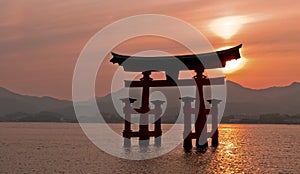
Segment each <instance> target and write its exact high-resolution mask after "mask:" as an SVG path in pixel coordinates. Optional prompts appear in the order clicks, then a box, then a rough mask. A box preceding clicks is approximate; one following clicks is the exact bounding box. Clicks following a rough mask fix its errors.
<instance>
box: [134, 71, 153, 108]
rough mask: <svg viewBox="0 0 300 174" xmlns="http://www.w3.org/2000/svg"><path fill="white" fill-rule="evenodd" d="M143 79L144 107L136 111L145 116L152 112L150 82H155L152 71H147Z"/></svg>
mask: <svg viewBox="0 0 300 174" xmlns="http://www.w3.org/2000/svg"><path fill="white" fill-rule="evenodd" d="M142 74H143V77H142V78H141V79H140V80H141V82H143V92H142V106H141V108H139V109H135V110H136V111H137V112H138V113H141V114H144V113H147V112H149V111H150V108H149V95H150V94H149V93H150V84H149V83H150V82H151V81H152V80H153V79H152V78H151V77H150V75H151V71H145V72H143V73H142Z"/></svg>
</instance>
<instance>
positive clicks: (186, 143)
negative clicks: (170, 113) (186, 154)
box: [180, 97, 195, 151]
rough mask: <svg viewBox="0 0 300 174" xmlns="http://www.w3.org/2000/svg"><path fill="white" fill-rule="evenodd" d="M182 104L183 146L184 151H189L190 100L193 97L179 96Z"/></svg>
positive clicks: (191, 100) (190, 146)
mask: <svg viewBox="0 0 300 174" xmlns="http://www.w3.org/2000/svg"><path fill="white" fill-rule="evenodd" d="M180 99H181V100H182V101H183V103H184V105H183V114H184V131H183V138H184V141H183V147H184V149H185V150H186V151H190V150H191V149H192V147H193V145H192V137H191V133H192V121H191V119H192V113H193V108H192V102H193V101H195V98H193V97H182V98H180Z"/></svg>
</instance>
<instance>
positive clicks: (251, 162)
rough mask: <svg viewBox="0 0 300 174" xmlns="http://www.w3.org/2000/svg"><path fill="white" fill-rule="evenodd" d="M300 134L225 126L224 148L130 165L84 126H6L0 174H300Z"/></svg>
mask: <svg viewBox="0 0 300 174" xmlns="http://www.w3.org/2000/svg"><path fill="white" fill-rule="evenodd" d="M113 126H114V127H119V128H118V129H120V130H121V129H122V125H113ZM168 126H169V125H164V128H167V127H168ZM299 132H300V126H299V125H221V128H220V146H219V147H218V148H217V149H212V148H209V149H208V151H207V152H206V153H205V154H199V153H196V152H192V153H184V152H183V149H182V147H181V145H180V146H178V147H177V148H175V149H174V150H173V151H171V152H170V153H168V154H166V155H164V156H161V157H158V158H155V159H151V160H144V161H129V160H125V159H119V158H116V157H113V156H110V155H108V154H106V153H105V152H103V151H101V150H99V149H98V148H97V147H96V146H95V145H93V144H92V143H91V142H90V141H89V140H88V139H87V138H86V136H85V135H84V134H83V132H82V130H81V129H80V127H79V125H78V124H69V123H66V124H64V123H1V124H0V173H300V134H299ZM179 136H181V135H179Z"/></svg>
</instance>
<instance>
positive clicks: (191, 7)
mask: <svg viewBox="0 0 300 174" xmlns="http://www.w3.org/2000/svg"><path fill="white" fill-rule="evenodd" d="M299 6H300V1H297V0H274V1H261V0H244V1H240V0H232V1H221V0H219V1H218V0H210V1H204V0H203V1H199V0H195V1H188V0H185V1H183V0H166V1H132V0H127V1H121V0H112V1H104V0H101V1H96V0H87V1H83V0H70V1H59V0H15V1H9V0H2V1H0V37H1V39H0V86H1V87H5V88H7V89H9V90H12V91H14V92H17V93H21V94H25V95H34V96H52V97H56V98H60V99H71V96H72V76H73V71H74V67H75V64H76V61H77V59H78V56H79V54H80V52H81V50H82V49H83V47H84V46H85V44H86V43H87V42H88V41H89V39H90V38H91V37H92V36H93V35H94V34H95V33H97V32H98V31H99V30H101V29H102V28H103V27H105V26H106V25H109V24H111V23H113V22H115V21H117V20H119V19H122V18H125V17H129V16H132V15H138V14H164V15H169V16H173V17H176V18H179V19H181V20H183V21H185V22H187V23H190V24H191V25H193V26H194V27H196V28H197V29H198V30H199V31H200V32H201V33H203V34H204V35H205V37H206V38H207V39H208V40H209V41H210V42H211V44H212V45H213V47H214V48H215V49H216V50H217V49H220V48H222V47H226V46H235V45H238V44H240V43H243V48H242V50H241V52H242V55H243V57H244V58H245V60H246V61H245V62H244V64H243V66H242V67H241V68H239V69H237V70H236V71H233V72H230V73H226V78H227V79H228V80H232V81H234V82H237V83H239V84H241V85H242V86H245V87H249V88H254V89H261V88H267V87H271V86H286V85H289V84H290V83H292V82H294V81H298V82H299V81H300V69H299V66H300V58H299V57H300V52H299V45H300V34H299V31H300V11H299ZM228 23H229V24H228ZM228 25H229V27H228ZM157 43H159V44H157ZM104 44H105V43H104ZM99 46H101V45H99ZM160 48H161V49H163V50H168V51H170V52H176V53H179V54H180V52H178V51H179V50H180V49H177V44H176V43H172V42H170V41H164V40H162V39H159V38H150V39H149V38H146V39H144V40H143V39H140V40H139V39H132V40H129V41H127V42H125V43H123V44H121V45H119V46H118V47H117V48H115V49H114V50H116V51H117V52H122V53H128V54H131V53H134V52H138V51H143V50H145V49H160ZM107 60H109V57H108V58H107ZM102 67H103V68H104V71H103V72H104V74H99V75H98V78H100V79H101V80H99V82H97V86H101V90H98V91H97V95H99V96H102V95H105V94H107V93H108V92H109V90H110V84H109V83H105V80H104V81H103V79H106V78H107V79H109V78H111V76H112V72H113V71H114V70H116V69H117V66H116V65H112V64H110V63H109V62H108V61H107V62H106V63H105V64H104V65H103V66H102ZM100 81H101V82H100Z"/></svg>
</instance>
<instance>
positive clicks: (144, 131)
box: [139, 114, 150, 146]
mask: <svg viewBox="0 0 300 174" xmlns="http://www.w3.org/2000/svg"><path fill="white" fill-rule="evenodd" d="M148 124H149V114H140V125H139V132H140V138H139V145H140V146H148V145H149V139H150V138H149V129H148V128H149V126H148Z"/></svg>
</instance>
